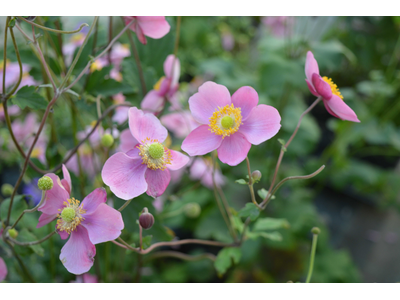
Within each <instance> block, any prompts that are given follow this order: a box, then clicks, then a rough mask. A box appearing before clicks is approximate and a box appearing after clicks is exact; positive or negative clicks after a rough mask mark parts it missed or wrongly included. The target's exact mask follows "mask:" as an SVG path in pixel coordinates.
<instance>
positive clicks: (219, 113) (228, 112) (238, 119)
mask: <svg viewBox="0 0 400 300" xmlns="http://www.w3.org/2000/svg"><path fill="white" fill-rule="evenodd" d="M241 124H242V114H241V110H240V107H235V106H234V105H233V104H231V105H225V106H224V107H218V109H215V112H214V113H213V115H212V116H211V118H210V124H209V126H210V128H209V129H210V131H211V132H213V133H215V134H216V135H222V138H225V137H226V136H230V135H231V134H234V133H235V132H236V131H238V130H239V127H240V125H241Z"/></svg>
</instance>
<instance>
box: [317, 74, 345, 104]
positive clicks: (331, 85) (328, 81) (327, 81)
mask: <svg viewBox="0 0 400 300" xmlns="http://www.w3.org/2000/svg"><path fill="white" fill-rule="evenodd" d="M322 79H323V80H324V81H325V82H326V83H328V84H329V86H330V87H331V90H332V94H335V95H336V96H339V97H340V98H341V99H342V100H343V96H342V94H341V93H340V91H339V88H338V87H337V85H336V84H335V83H334V82H333V81H332V79H331V78H328V77H326V76H324V77H322Z"/></svg>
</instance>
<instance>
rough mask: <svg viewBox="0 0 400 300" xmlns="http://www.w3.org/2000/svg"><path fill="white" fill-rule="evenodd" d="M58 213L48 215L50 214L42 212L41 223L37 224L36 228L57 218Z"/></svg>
mask: <svg viewBox="0 0 400 300" xmlns="http://www.w3.org/2000/svg"><path fill="white" fill-rule="evenodd" d="M58 213H59V212H58ZM57 215H58V214H52V215H48V214H45V213H42V214H41V215H40V217H39V223H38V224H37V225H36V228H40V227H43V226H44V225H46V224H49V223H50V222H52V221H54V220H55V219H56V218H57Z"/></svg>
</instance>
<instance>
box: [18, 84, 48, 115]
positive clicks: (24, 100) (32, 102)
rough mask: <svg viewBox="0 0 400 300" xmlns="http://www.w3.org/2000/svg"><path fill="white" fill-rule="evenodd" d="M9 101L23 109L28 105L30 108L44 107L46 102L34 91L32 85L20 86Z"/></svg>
mask: <svg viewBox="0 0 400 300" xmlns="http://www.w3.org/2000/svg"><path fill="white" fill-rule="evenodd" d="M11 102H12V103H13V104H16V105H18V106H19V108H21V109H24V108H25V107H29V108H32V109H46V107H47V104H48V102H47V101H46V99H44V98H43V97H42V96H41V95H40V94H38V93H36V92H35V87H34V86H24V87H22V88H21V89H20V90H19V91H18V92H17V93H16V94H15V95H14V96H12V97H11Z"/></svg>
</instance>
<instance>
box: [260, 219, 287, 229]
mask: <svg viewBox="0 0 400 300" xmlns="http://www.w3.org/2000/svg"><path fill="white" fill-rule="evenodd" d="M289 227H290V224H289V222H288V221H287V220H286V219H276V218H261V219H258V220H257V222H256V223H255V224H254V227H253V230H254V231H264V230H275V229H279V228H286V229H287V228H289Z"/></svg>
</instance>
